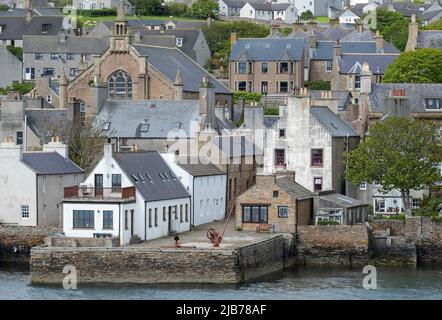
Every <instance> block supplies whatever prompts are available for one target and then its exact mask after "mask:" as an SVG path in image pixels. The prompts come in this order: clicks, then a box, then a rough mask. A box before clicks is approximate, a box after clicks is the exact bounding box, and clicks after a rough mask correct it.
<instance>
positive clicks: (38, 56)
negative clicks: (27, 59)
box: [35, 53, 43, 60]
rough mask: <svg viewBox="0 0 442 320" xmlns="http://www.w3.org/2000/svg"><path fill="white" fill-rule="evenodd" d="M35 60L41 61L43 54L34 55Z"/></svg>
mask: <svg viewBox="0 0 442 320" xmlns="http://www.w3.org/2000/svg"><path fill="white" fill-rule="evenodd" d="M35 60H43V53H36V54H35Z"/></svg>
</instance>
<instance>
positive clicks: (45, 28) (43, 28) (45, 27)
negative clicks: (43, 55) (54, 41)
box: [41, 23, 51, 33]
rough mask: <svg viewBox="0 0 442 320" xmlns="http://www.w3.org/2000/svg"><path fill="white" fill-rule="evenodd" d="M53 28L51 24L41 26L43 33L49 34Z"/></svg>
mask: <svg viewBox="0 0 442 320" xmlns="http://www.w3.org/2000/svg"><path fill="white" fill-rule="evenodd" d="M50 28H51V24H50V23H44V24H42V25H41V33H48V32H49V29H50Z"/></svg>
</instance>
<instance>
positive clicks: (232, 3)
mask: <svg viewBox="0 0 442 320" xmlns="http://www.w3.org/2000/svg"><path fill="white" fill-rule="evenodd" d="M223 2H224V3H225V4H226V5H227V6H229V7H234V8H242V7H243V6H244V5H245V4H246V3H247V0H223Z"/></svg>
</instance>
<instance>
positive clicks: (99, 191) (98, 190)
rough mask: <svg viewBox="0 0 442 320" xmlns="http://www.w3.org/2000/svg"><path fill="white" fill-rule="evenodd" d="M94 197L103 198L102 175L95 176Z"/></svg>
mask: <svg viewBox="0 0 442 320" xmlns="http://www.w3.org/2000/svg"><path fill="white" fill-rule="evenodd" d="M95 196H96V197H102V196H103V175H102V174H96V175H95Z"/></svg>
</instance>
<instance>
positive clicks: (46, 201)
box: [0, 139, 83, 226]
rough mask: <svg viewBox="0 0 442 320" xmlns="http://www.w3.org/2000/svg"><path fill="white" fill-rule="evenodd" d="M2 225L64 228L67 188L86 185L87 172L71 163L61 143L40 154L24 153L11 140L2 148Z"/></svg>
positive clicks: (0, 202) (0, 200)
mask: <svg viewBox="0 0 442 320" xmlns="http://www.w3.org/2000/svg"><path fill="white" fill-rule="evenodd" d="M0 163H1V164H2V165H1V166H0V176H1V177H2V178H3V179H5V180H6V181H7V183H1V184H0V222H1V223H3V224H7V225H22V226H60V225H61V223H62V215H61V213H62V199H63V187H68V186H72V185H75V184H77V183H79V182H81V181H83V170H82V169H81V168H80V167H78V166H77V165H75V164H74V163H73V162H72V161H70V160H69V159H67V147H66V145H63V144H61V143H60V142H58V141H53V142H51V143H49V144H47V145H45V146H44V148H43V151H40V152H23V147H22V146H20V145H16V144H14V143H13V142H11V141H10V140H8V139H5V141H4V142H3V143H2V144H1V145H0Z"/></svg>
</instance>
